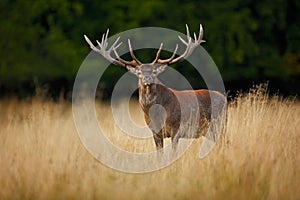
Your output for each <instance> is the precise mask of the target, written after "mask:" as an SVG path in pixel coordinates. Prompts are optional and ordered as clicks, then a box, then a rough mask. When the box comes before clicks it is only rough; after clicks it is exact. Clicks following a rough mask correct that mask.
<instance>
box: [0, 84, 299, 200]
mask: <svg viewBox="0 0 300 200" xmlns="http://www.w3.org/2000/svg"><path fill="white" fill-rule="evenodd" d="M130 106H131V108H132V109H131V110H132V112H131V115H132V118H133V119H135V120H137V121H138V122H137V123H143V119H142V113H141V111H140V109H139V105H138V104H137V103H135V102H133V103H132V104H131V105H130ZM96 107H97V113H100V114H99V121H102V122H103V124H104V126H105V127H106V129H107V132H108V133H109V135H110V136H109V137H111V139H112V140H113V142H114V143H117V145H119V146H121V147H122V148H124V149H126V150H128V151H140V150H141V151H142V150H147V151H151V150H154V149H155V146H154V142H153V141H152V140H149V141H148V140H147V141H144V142H142V143H139V142H138V141H132V139H131V138H129V137H125V136H124V137H122V136H117V138H115V139H114V137H115V136H116V135H120V134H119V132H118V131H116V130H115V129H114V128H113V127H114V122H113V121H112V118H111V111H110V107H109V105H107V104H104V103H97V105H96ZM0 122H1V123H0V199H69V198H70V199H300V104H299V103H298V102H297V101H294V100H287V99H282V98H280V97H277V96H275V97H269V96H268V95H267V94H266V93H265V89H264V87H262V86H259V87H257V88H255V89H252V90H250V92H248V93H245V94H241V95H239V96H238V97H237V98H236V99H235V100H234V101H232V102H231V103H230V104H229V106H228V121H227V128H226V133H225V134H224V135H223V136H222V138H221V140H220V141H219V142H218V144H217V146H216V147H215V148H214V150H213V151H212V152H211V153H210V154H209V156H207V157H206V158H204V159H202V160H200V159H199V158H198V153H199V145H200V143H201V142H202V139H201V138H200V139H198V140H196V141H195V142H194V143H193V144H192V146H191V147H190V148H189V149H188V151H187V152H186V153H185V154H184V156H182V157H181V158H180V159H179V160H178V161H176V162H175V163H173V164H172V165H170V166H168V167H166V168H164V169H160V170H159V171H156V172H151V173H146V174H129V173H123V172H118V171H115V170H112V169H110V168H108V167H106V166H104V165H102V164H101V163H100V162H98V161H97V160H96V159H94V158H93V157H92V156H91V155H90V154H89V153H88V152H87V151H86V150H85V148H84V147H83V145H82V143H81V141H80V140H79V137H78V134H77V132H76V129H75V124H74V121H73V116H72V106H71V104H70V103H68V102H65V101H60V102H52V101H45V100H43V98H39V97H36V98H34V99H32V100H28V101H25V100H24V101H21V102H20V101H18V100H15V99H9V100H2V101H1V102H0ZM105 127H104V128H105Z"/></svg>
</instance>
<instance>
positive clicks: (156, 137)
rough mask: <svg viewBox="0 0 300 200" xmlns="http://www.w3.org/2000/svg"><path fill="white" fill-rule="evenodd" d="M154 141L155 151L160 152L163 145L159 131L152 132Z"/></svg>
mask: <svg viewBox="0 0 300 200" xmlns="http://www.w3.org/2000/svg"><path fill="white" fill-rule="evenodd" d="M153 138H154V142H155V145H156V149H157V152H159V153H162V152H163V147H164V141H163V135H162V133H161V132H159V133H153Z"/></svg>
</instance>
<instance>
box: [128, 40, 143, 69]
mask: <svg viewBox="0 0 300 200" xmlns="http://www.w3.org/2000/svg"><path fill="white" fill-rule="evenodd" d="M128 46H129V52H130V55H131V58H132V59H133V60H134V61H135V62H136V63H137V65H141V64H142V63H141V62H140V61H139V60H138V59H137V58H136V57H135V55H134V53H133V50H132V47H131V43H130V39H128ZM137 65H136V66H137Z"/></svg>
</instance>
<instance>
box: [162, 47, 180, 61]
mask: <svg viewBox="0 0 300 200" xmlns="http://www.w3.org/2000/svg"><path fill="white" fill-rule="evenodd" d="M177 50H178V44H176V47H175V49H174V51H173V54H172V56H171V57H170V58H168V59H165V60H161V59H158V63H160V64H168V63H169V62H171V61H172V60H173V59H174V57H175V55H176V53H177Z"/></svg>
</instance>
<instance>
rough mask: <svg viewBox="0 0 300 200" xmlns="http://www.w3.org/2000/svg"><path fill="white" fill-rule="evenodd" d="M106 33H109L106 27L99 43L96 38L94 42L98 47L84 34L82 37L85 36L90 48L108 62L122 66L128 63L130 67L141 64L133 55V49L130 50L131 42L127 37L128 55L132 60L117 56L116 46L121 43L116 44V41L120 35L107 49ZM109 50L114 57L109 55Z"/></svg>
mask: <svg viewBox="0 0 300 200" xmlns="http://www.w3.org/2000/svg"><path fill="white" fill-rule="evenodd" d="M108 33H109V29H107V31H106V33H104V34H103V35H102V41H101V43H100V42H99V41H98V40H96V42H97V43H98V45H99V49H98V48H97V47H95V46H94V44H93V43H92V42H91V41H90V39H89V38H88V37H87V36H86V35H84V38H85V40H86V42H87V43H88V44H89V45H90V48H91V49H92V50H94V51H95V52H97V53H99V54H101V55H102V56H103V57H104V58H105V59H106V60H108V61H109V62H111V63H113V64H115V65H119V66H122V67H126V66H128V65H130V66H132V67H136V66H138V65H141V62H140V61H139V60H138V59H137V58H136V57H135V55H134V53H133V50H132V47H131V43H130V40H129V39H128V46H129V51H130V55H131V57H132V61H126V60H123V59H122V58H121V57H120V56H119V54H118V52H117V48H119V47H120V46H121V44H122V42H120V43H119V44H118V41H119V39H120V37H118V38H117V39H116V41H115V42H114V43H113V45H112V46H111V47H110V48H109V49H107V47H108V41H107V38H108ZM111 51H113V52H114V54H115V56H116V58H113V57H112V56H111V55H110V54H111Z"/></svg>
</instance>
